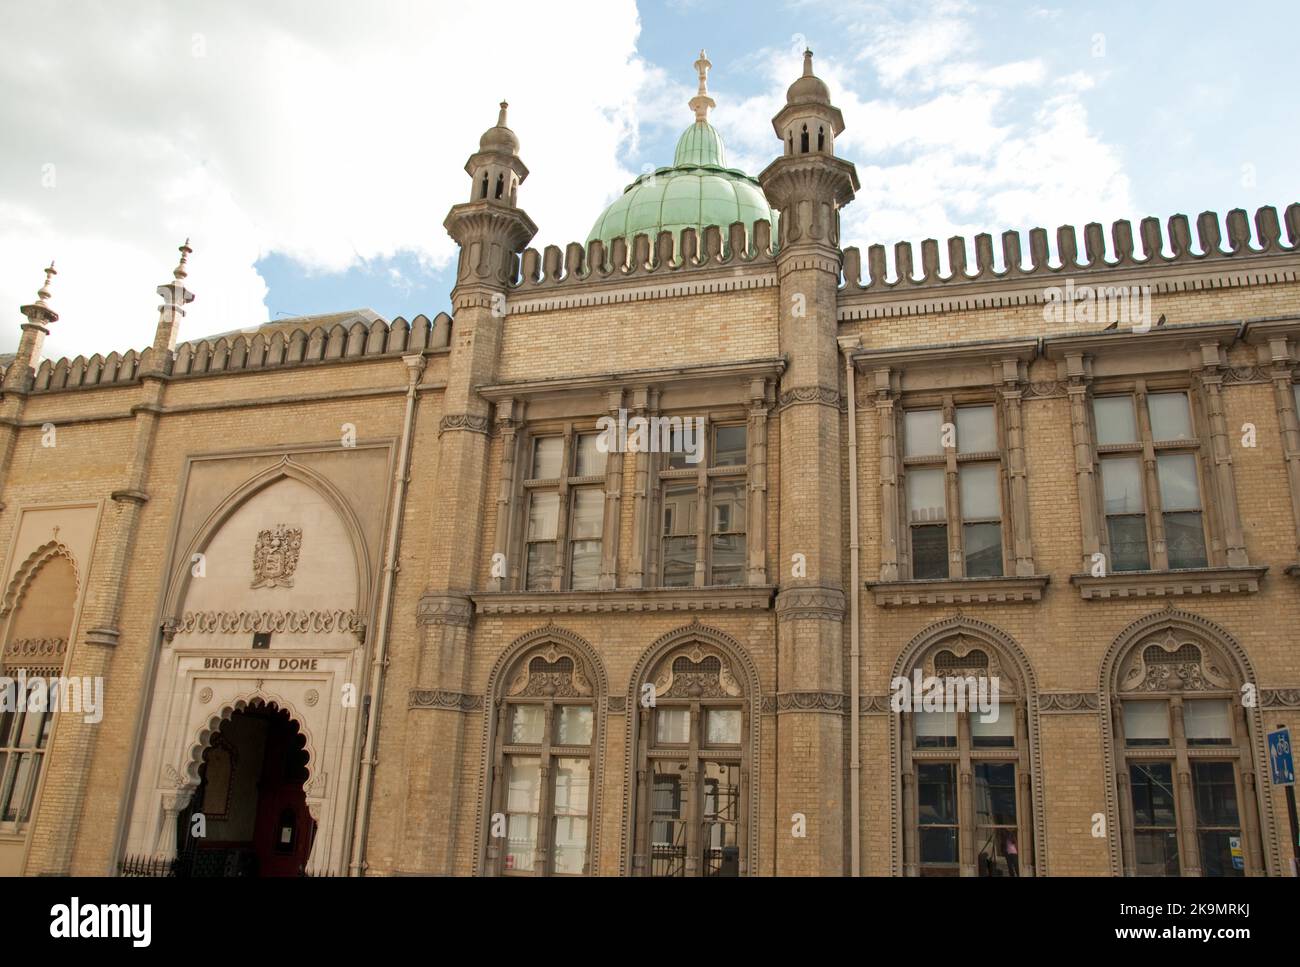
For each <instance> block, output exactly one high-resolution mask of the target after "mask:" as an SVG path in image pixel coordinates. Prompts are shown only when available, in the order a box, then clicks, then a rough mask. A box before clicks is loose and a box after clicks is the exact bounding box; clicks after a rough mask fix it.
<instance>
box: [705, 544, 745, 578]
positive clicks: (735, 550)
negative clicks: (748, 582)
mask: <svg viewBox="0 0 1300 967" xmlns="http://www.w3.org/2000/svg"><path fill="white" fill-rule="evenodd" d="M709 583H710V584H725V585H737V584H744V583H745V535H744V534H723V535H720V536H718V537H714V538H713V570H712V572H711V573H710V575H709Z"/></svg>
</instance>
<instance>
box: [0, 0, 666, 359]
mask: <svg viewBox="0 0 1300 967" xmlns="http://www.w3.org/2000/svg"><path fill="white" fill-rule="evenodd" d="M124 10H125V11H129V12H124ZM638 30H639V24H638V20H637V16H636V11H635V8H634V7H633V5H632V3H631V2H630V0H623V2H621V3H611V2H609V0H585V2H579V3H576V4H570V5H569V6H567V7H566V9H565V11H564V15H563V16H560V15H557V13H556V12H555V10H554V9H553V8H550V7H547V6H546V5H544V4H537V3H524V2H519V3H511V2H507V3H499V4H494V5H493V6H491V7H490V8H484V7H481V6H475V5H472V4H461V5H449V4H437V5H434V4H424V3H417V2H388V3H373V4H365V5H360V4H355V3H347V2H343V0H335V2H314V3H310V4H306V3H302V4H289V5H280V4H262V3H255V2H252V0H246V2H239V3H234V2H230V3H222V4H206V5H198V4H188V3H184V4H175V3H167V2H162V0H140V2H135V3H131V4H130V5H129V6H128V5H124V4H113V5H89V4H85V5H83V4H76V5H73V4H68V5H54V6H51V5H48V4H39V5H37V4H7V5H5V6H4V7H3V9H0V38H3V39H2V40H0V90H3V92H4V94H3V96H2V97H0V125H3V129H4V130H5V131H6V132H7V137H6V139H5V141H6V149H5V151H4V152H3V153H0V265H3V266H4V271H3V273H0V319H4V318H7V319H8V320H9V321H8V323H5V322H3V321H0V350H11V349H12V347H13V346H14V345H16V343H17V339H18V332H19V330H18V323H19V322H21V321H22V320H21V317H20V316H19V314H18V311H17V307H18V306H19V305H20V304H24V303H27V302H30V301H31V300H32V299H33V298H34V294H35V291H36V288H37V287H38V285H39V284H40V281H41V279H42V276H41V271H40V270H41V268H42V267H43V266H44V265H45V264H47V262H48V261H49V259H50V258H51V257H54V258H56V259H57V262H58V268H59V276H58V277H57V278H56V280H55V288H54V298H53V305H54V307H55V308H56V309H57V311H58V312H59V313H60V316H61V318H60V320H59V322H58V323H56V324H55V327H54V329H53V332H52V334H51V337H50V339H49V340H48V341H47V343H46V348H47V355H55V356H57V355H61V354H64V353H67V354H76V353H85V354H89V353H91V352H94V351H102V352H107V351H108V350H110V349H119V350H122V349H126V348H129V347H132V346H135V347H142V346H145V345H148V344H149V343H150V342H151V341H152V338H153V330H154V324H155V322H156V319H157V306H158V302H159V299H158V297H157V295H156V294H155V293H154V288H155V286H157V285H158V284H159V283H162V282H165V281H167V280H169V279H170V273H171V269H172V267H173V266H174V264H175V260H176V246H177V245H179V244H180V242H181V240H182V239H184V238H185V237H186V236H190V237H191V238H192V240H193V241H192V244H193V246H194V250H195V251H194V255H193V256H192V257H191V261H190V266H191V272H190V284H191V285H192V287H193V289H194V290H195V292H196V293H197V294H198V298H197V300H196V301H195V302H194V303H193V305H192V307H191V308H190V311H189V315H188V317H187V318H186V320H185V322H184V323H183V327H182V338H185V337H187V336H195V335H199V334H203V333H209V332H219V331H223V330H229V329H234V328H241V327H246V326H249V325H253V324H256V323H257V322H259V321H262V320H264V319H265V318H266V316H267V309H266V305H265V297H266V286H265V283H264V281H263V280H262V279H261V278H260V276H259V275H258V274H257V272H256V270H255V268H254V263H255V262H256V260H257V259H258V258H260V257H261V256H263V255H265V254H267V253H270V252H279V253H283V254H285V255H288V256H291V257H292V258H295V259H297V260H300V261H301V262H302V263H303V264H304V266H305V267H306V268H308V269H309V270H320V271H330V270H339V269H343V268H346V267H348V266H350V265H354V264H357V263H358V262H359V261H363V260H370V259H374V258H382V257H385V256H390V255H393V254H394V253H396V252H398V251H409V252H412V253H414V254H415V255H416V256H417V257H418V258H419V259H421V260H422V261H423V262H425V263H426V264H429V265H433V266H441V265H445V264H446V263H447V262H448V261H449V260H450V259H451V258H453V257H454V255H455V246H454V244H453V243H452V241H451V240H450V239H449V238H448V237H447V235H446V232H445V230H444V229H443V228H442V219H443V217H444V216H445V214H446V212H447V209H448V208H449V207H450V206H451V205H452V204H454V203H456V202H459V201H461V200H463V199H465V198H466V197H468V192H469V179H468V176H467V175H466V174H465V172H464V170H463V165H464V162H465V159H466V158H467V157H468V156H469V154H470V153H471V152H472V151H474V150H475V149H476V148H477V145H478V137H479V135H480V134H481V133H482V132H483V130H484V129H485V128H487V127H489V126H490V125H492V124H493V123H494V122H495V119H496V110H497V109H496V104H497V101H499V100H501V99H502V98H506V99H509V101H510V124H511V126H512V127H513V128H514V130H515V132H516V133H517V134H518V135H519V138H520V141H521V145H522V147H521V155H522V156H523V158H524V161H525V163H526V164H527V165H528V166H529V169H530V172H531V173H530V176H529V179H528V181H527V182H526V183H525V184H524V186H523V187H522V189H521V191H520V203H521V204H522V205H523V206H524V207H525V208H526V209H527V210H528V212H529V214H530V215H531V216H532V217H533V219H534V220H535V221H536V222H537V224H538V225H539V226H541V235H540V237H539V238H538V240H537V241H538V243H545V242H556V243H557V244H563V243H564V242H567V241H570V240H572V239H575V238H585V237H586V232H587V231H588V229H589V228H590V220H591V218H593V217H594V216H595V214H596V213H597V212H599V210H600V208H601V205H602V204H603V203H604V201H605V200H607V195H608V192H609V191H610V186H611V185H621V184H623V183H625V182H626V181H627V180H628V178H627V172H626V171H625V170H624V169H623V167H622V166H621V165H620V163H619V157H618V156H619V153H620V147H621V145H622V144H624V143H625V141H626V138H627V136H628V134H629V132H630V131H632V130H634V128H635V125H636V123H637V119H638V118H639V117H640V115H641V113H642V105H641V101H642V97H641V96H640V95H641V93H642V92H643V91H644V90H645V89H646V87H647V85H648V84H649V83H650V82H651V81H652V80H653V78H652V77H651V76H650V73H651V72H650V71H649V69H648V68H647V67H646V65H644V64H643V63H642V62H640V61H639V60H638V59H637V58H636V56H635V43H636V37H637V33H638ZM196 55H200V56H196ZM46 165H52V166H53V168H52V169H47V168H45V167H44V166H46ZM51 171H52V174H53V177H54V184H53V187H43V185H42V177H43V176H45V175H47V173H49V172H51Z"/></svg>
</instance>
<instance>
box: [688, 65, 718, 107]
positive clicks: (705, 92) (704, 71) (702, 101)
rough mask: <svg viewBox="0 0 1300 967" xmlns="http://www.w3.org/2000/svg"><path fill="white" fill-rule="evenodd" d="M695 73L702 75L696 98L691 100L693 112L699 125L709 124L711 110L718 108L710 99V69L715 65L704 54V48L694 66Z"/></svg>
mask: <svg viewBox="0 0 1300 967" xmlns="http://www.w3.org/2000/svg"><path fill="white" fill-rule="evenodd" d="M693 66H694V67H695V72H696V73H697V74H699V75H700V88H699V90H698V91H697V92H696V94H695V96H694V97H693V98H691V110H692V111H694V112H695V121H696V123H697V124H708V123H709V109H710V108H712V107H716V106H717V105H716V103H715V102H714V100H713V98H711V97H709V68H710V67H712V66H713V64H712V63H711V62H710V61H709V57H708V55H707V54H706V53H704V48H703V47H701V48H700V59H699V60H697V61H696V62H695V64H694V65H693Z"/></svg>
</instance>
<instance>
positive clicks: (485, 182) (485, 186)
mask: <svg viewBox="0 0 1300 967" xmlns="http://www.w3.org/2000/svg"><path fill="white" fill-rule="evenodd" d="M487 193H488V176H487V172H484V173H483V187H482V190H481V191H480V192H479V197H480V198H486V197H487Z"/></svg>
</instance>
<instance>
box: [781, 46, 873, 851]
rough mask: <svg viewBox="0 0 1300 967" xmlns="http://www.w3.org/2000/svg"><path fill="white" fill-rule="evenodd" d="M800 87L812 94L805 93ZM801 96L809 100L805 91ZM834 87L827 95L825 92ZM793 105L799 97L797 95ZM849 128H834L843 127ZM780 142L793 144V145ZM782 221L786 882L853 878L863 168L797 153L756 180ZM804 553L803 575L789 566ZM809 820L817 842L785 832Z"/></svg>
mask: <svg viewBox="0 0 1300 967" xmlns="http://www.w3.org/2000/svg"><path fill="white" fill-rule="evenodd" d="M810 64H811V57H809V58H808V59H807V62H806V65H805V71H806V74H805V76H804V77H803V78H801V79H800V81H798V82H796V85H795V87H792V88H791V92H792V93H791V98H792V99H798V103H797V104H796V103H795V100H792V101H791V105H790V106H788V107H787V109H786V111H784V112H782V114H780V115H778V117H777V121H776V122H774V124H775V125H776V127H777V131H778V135H780V133H781V130H782V127H781V124H780V122H781V120H782V119H783V118H784V117H785V115H786V114H787V113H790V112H798V113H800V116H802V115H803V114H808V115H809V116H817V115H819V112H820V113H821V114H825V115H826V117H827V120H826V127H827V128H828V129H829V128H830V127H831V125H832V123H833V120H832V114H831V112H834V115H836V116H837V115H838V112H835V109H834V108H832V107H830V105H829V100H828V99H826V100H824V102H823V96H822V94H820V93H818V88H817V85H819V84H820V83H821V82H820V81H818V80H817V79H816V78H815V77H813V76H812V75H811V66H810ZM800 85H802V87H800ZM796 88H799V90H800V91H804V92H805V93H807V95H808V97H807V98H803V95H799V94H798V91H796ZM821 90H823V91H824V85H821ZM796 95H798V97H797V98H796ZM842 128H843V124H842V122H839V124H838V126H837V130H842ZM783 141H784V139H783ZM760 182H761V183H762V186H763V191H764V192H765V193H766V195H767V198H768V200H769V201H770V202H771V204H772V205H773V207H774V208H776V209H778V210H779V211H780V213H781V219H780V252H779V254H778V256H777V277H778V279H779V282H780V306H779V310H778V311H779V324H780V345H781V352H782V353H783V354H784V355H785V357H786V359H787V360H788V366H787V369H786V371H785V373H784V374H783V375H782V379H781V386H780V393H779V395H778V401H779V411H778V417H777V418H778V420H779V421H780V437H781V462H780V466H781V494H780V501H781V508H780V510H781V514H780V520H781V529H780V535H779V546H780V552H779V554H778V555H777V561H778V565H779V568H780V570H779V577H778V578H777V580H778V582H779V585H780V591H779V592H778V594H777V601H776V611H777V693H778V694H777V727H776V733H777V755H776V766H777V790H776V821H777V830H778V833H777V837H776V873H777V874H778V875H823V876H840V875H843V874H844V873H845V871H846V870H847V869H848V862H847V860H848V857H847V853H848V837H847V830H848V820H847V816H846V814H847V812H848V806H849V803H848V796H847V789H846V777H847V773H848V769H847V762H846V760H845V750H844V742H845V731H846V728H847V723H846V722H845V720H844V708H845V706H847V704H848V703H847V701H845V700H844V678H845V669H844V652H845V641H844V635H845V631H844V610H845V604H844V600H845V598H844V590H843V573H842V569H843V561H842V557H843V554H842V549H843V546H844V536H843V534H842V521H843V518H842V514H843V507H842V503H841V488H842V483H843V481H842V476H841V474H842V470H841V462H840V461H841V451H842V449H843V446H842V441H841V429H840V424H841V419H840V407H839V404H840V399H841V396H840V378H841V376H840V365H839V345H838V343H837V341H836V336H837V335H838V332H837V329H838V319H837V315H836V308H837V299H838V291H839V280H840V268H841V255H840V249H839V209H840V208H841V207H842V206H843V205H845V204H847V203H848V202H849V201H851V200H852V199H853V192H854V190H855V189H856V188H857V187H858V180H857V173H856V172H855V170H854V168H853V166H852V165H851V164H849V163H848V162H846V161H843V160H842V159H839V158H836V157H834V155H833V154H830V153H828V152H823V153H816V152H812V153H794V154H787V155H785V156H784V157H781V158H778V159H777V160H776V161H774V162H772V163H771V164H770V165H769V166H768V167H767V168H766V169H765V170H764V171H763V173H762V175H760ZM795 554H802V555H803V556H804V559H805V561H806V573H805V576H803V577H798V578H795V577H791V569H790V561H791V560H792V558H793V556H794V555H795ZM795 813H802V814H803V815H804V816H805V817H806V819H807V825H806V831H807V835H806V836H805V837H803V838H796V837H794V836H791V835H789V834H788V833H787V832H784V831H786V830H789V829H790V828H791V817H792V815H793V814H795Z"/></svg>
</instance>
